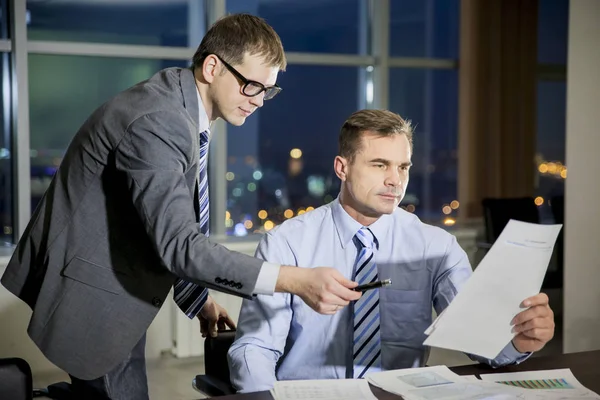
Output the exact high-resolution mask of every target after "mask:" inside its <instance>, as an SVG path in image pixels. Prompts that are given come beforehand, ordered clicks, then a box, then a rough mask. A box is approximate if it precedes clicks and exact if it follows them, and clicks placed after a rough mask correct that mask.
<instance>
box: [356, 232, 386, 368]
mask: <svg viewBox="0 0 600 400" xmlns="http://www.w3.org/2000/svg"><path fill="white" fill-rule="evenodd" d="M355 238H356V239H357V240H358V244H359V245H360V252H359V253H358V258H357V260H356V265H355V273H354V281H356V282H358V284H359V285H363V284H365V283H370V282H375V281H376V280H377V264H375V262H374V261H373V251H374V250H376V246H375V240H376V239H375V236H373V233H372V232H371V230H370V229H368V228H365V227H363V228H361V229H360V230H359V231H358V232H357V233H356V235H355ZM352 358H353V361H354V362H353V364H354V373H353V376H354V378H362V377H363V376H364V375H365V374H366V373H367V372H369V369H371V368H377V369H379V368H380V367H381V339H380V332H379V289H373V290H369V291H367V292H365V293H364V294H363V296H362V297H361V298H360V299H358V300H357V301H356V302H355V303H354V346H353V357H352Z"/></svg>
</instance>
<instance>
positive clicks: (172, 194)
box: [115, 111, 263, 297]
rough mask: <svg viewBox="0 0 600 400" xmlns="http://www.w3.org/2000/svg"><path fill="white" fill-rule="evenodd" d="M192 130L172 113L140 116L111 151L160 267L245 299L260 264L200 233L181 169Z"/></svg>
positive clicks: (188, 160) (188, 158)
mask: <svg viewBox="0 0 600 400" xmlns="http://www.w3.org/2000/svg"><path fill="white" fill-rule="evenodd" d="M192 132H193V129H192V128H191V127H190V125H189V122H188V121H187V120H186V119H185V118H184V117H182V116H180V115H178V114H177V113H175V112H166V111H160V112H155V113H151V114H147V115H144V116H142V117H140V118H138V119H137V120H135V121H134V122H133V123H132V124H131V125H130V126H129V127H128V130H127V132H126V134H125V136H124V137H123V139H122V141H121V143H120V144H119V146H118V147H117V149H116V151H115V165H116V168H117V170H118V171H120V172H122V173H123V174H124V175H125V179H126V182H127V185H128V188H129V196H130V198H129V199H124V200H126V201H132V202H133V204H134V206H135V209H136V210H137V212H138V214H139V216H140V218H141V220H142V222H143V224H144V227H145V229H146V232H147V234H148V237H149V238H150V240H151V242H152V244H153V245H154V248H155V250H156V252H157V254H158V256H159V257H160V259H161V261H162V263H163V264H164V266H165V268H167V269H168V270H169V271H171V272H172V273H173V274H174V275H176V276H178V277H181V278H185V279H187V280H189V281H192V282H194V283H197V284H199V285H201V286H205V287H209V288H212V289H215V290H218V291H222V292H226V293H230V294H235V295H238V296H243V297H249V296H250V295H251V294H252V293H253V291H254V288H255V285H256V280H257V277H258V275H259V273H260V269H261V265H262V263H263V262H262V261H261V260H258V259H256V258H254V257H250V256H247V255H244V254H241V253H237V252H233V251H230V250H228V249H227V248H225V247H224V246H221V245H218V244H215V243H212V242H210V241H209V240H208V238H207V237H206V236H204V235H203V234H202V233H201V232H200V225H199V224H198V223H197V222H196V217H195V211H194V201H193V196H192V195H191V193H190V189H189V187H188V185H187V182H186V178H185V171H186V170H187V168H188V166H189V165H191V164H192V161H191V160H192V157H194V150H193V149H194V148H195V146H197V145H196V144H195V143H194V141H193V137H192Z"/></svg>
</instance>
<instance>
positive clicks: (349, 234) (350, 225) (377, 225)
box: [331, 196, 393, 249]
mask: <svg viewBox="0 0 600 400" xmlns="http://www.w3.org/2000/svg"><path fill="white" fill-rule="evenodd" d="M331 208H332V211H331V213H332V216H333V224H334V225H335V229H336V231H337V234H338V238H339V240H340V244H341V245H342V248H343V249H345V248H346V246H347V245H348V244H349V243H351V242H352V239H353V238H354V235H356V232H358V231H359V230H360V228H362V227H363V225H361V224H359V223H358V222H357V221H356V220H355V219H354V218H352V217H351V216H350V215H349V214H348V213H347V212H346V210H344V208H343V207H342V204H341V203H340V198H339V196H338V198H337V199H335V200H334V201H333V204H332V206H331ZM392 222H393V214H391V215H387V214H384V215H382V216H381V217H379V219H378V220H377V221H375V222H373V223H372V224H371V225H369V226H368V227H367V228H369V229H370V230H371V232H373V235H375V238H376V239H377V242H378V243H380V242H381V240H383V238H384V237H386V235H387V234H388V230H389V228H390V226H392Z"/></svg>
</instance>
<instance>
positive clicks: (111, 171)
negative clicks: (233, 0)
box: [2, 14, 360, 400]
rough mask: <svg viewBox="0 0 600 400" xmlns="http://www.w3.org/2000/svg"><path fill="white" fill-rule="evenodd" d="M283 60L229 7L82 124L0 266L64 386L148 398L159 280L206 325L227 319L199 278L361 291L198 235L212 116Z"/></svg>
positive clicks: (274, 43)
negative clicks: (191, 42) (182, 49)
mask: <svg viewBox="0 0 600 400" xmlns="http://www.w3.org/2000/svg"><path fill="white" fill-rule="evenodd" d="M285 66H286V60H285V54H284V52H283V47H282V45H281V41H280V39H279V37H278V35H277V34H276V33H275V31H274V30H273V28H271V27H270V26H269V25H268V24H267V23H266V22H264V21H263V20H262V19H260V18H257V17H254V16H251V15H244V14H242V15H231V16H228V17H225V18H223V19H221V20H220V21H218V22H217V23H216V24H215V25H214V26H213V27H211V29H210V30H209V31H208V32H207V34H206V36H205V37H204V39H203V40H202V43H201V44H200V47H199V48H198V50H197V52H196V54H195V55H194V58H193V67H192V68H189V69H181V68H169V69H166V70H163V71H160V72H158V73H157V74H156V75H154V76H153V77H152V78H150V79H149V80H147V81H144V82H141V83H139V84H137V85H136V86H134V87H132V88H130V89H128V90H126V91H124V92H122V93H120V94H118V95H117V96H115V97H114V98H113V99H111V100H109V101H108V102H107V103H105V104H104V105H102V106H101V107H100V108H98V109H97V110H96V111H95V112H94V113H93V114H92V115H91V116H90V117H89V118H88V120H87V121H86V122H85V123H84V124H83V126H82V127H81V128H80V130H79V132H78V133H77V134H76V136H75V137H74V139H73V141H72V143H71V145H70V146H69V148H68V149H67V152H66V154H65V157H64V159H63V162H62V164H61V166H60V168H59V170H58V171H57V173H56V176H55V177H54V179H53V180H52V183H51V184H50V186H49V188H48V190H47V192H46V194H45V195H44V198H43V199H42V201H41V202H40V205H39V206H38V208H37V209H36V210H35V212H34V214H33V216H32V218H31V221H30V222H29V225H28V226H27V228H26V230H25V233H24V234H23V236H22V237H21V239H20V241H19V244H18V246H17V248H16V250H15V252H14V255H13V257H12V259H11V261H10V263H9V265H8V267H7V269H6V272H5V274H4V276H3V277H2V284H3V285H4V286H5V287H6V288H7V289H8V290H10V291H11V292H12V293H14V294H15V295H16V296H18V297H20V298H21V299H22V300H23V301H25V302H26V303H27V304H28V305H29V306H30V307H31V309H32V310H33V315H32V317H31V321H30V324H29V329H28V333H29V335H30V337H31V338H32V339H33V341H34V342H35V343H36V344H37V346H38V347H39V348H40V349H41V350H42V352H43V353H44V354H45V356H46V357H47V358H48V359H49V360H50V361H52V362H53V363H54V364H56V365H57V366H59V367H60V368H62V369H63V370H65V371H66V372H68V373H69V374H70V376H71V380H72V389H73V391H74V392H75V395H74V398H85V399H107V398H109V399H127V400H137V399H148V385H147V379H146V368H145V358H144V348H145V333H146V330H147V328H148V326H149V325H150V323H151V322H152V320H153V319H154V317H155V316H156V314H157V312H158V310H159V309H160V307H161V306H162V304H163V302H164V301H165V299H166V297H167V295H168V293H169V291H170V289H171V288H172V287H173V289H174V298H175V301H176V302H177V304H178V306H179V307H180V308H181V309H182V311H183V312H184V313H185V314H186V315H188V316H189V317H190V318H194V317H196V316H198V318H199V319H200V321H201V330H202V333H203V335H206V334H211V335H214V334H216V328H217V327H224V325H225V324H227V325H230V326H233V322H232V321H231V319H230V318H229V317H228V315H227V312H226V311H225V310H224V309H223V308H221V307H220V306H219V305H218V304H216V303H215V302H214V301H213V300H212V299H211V298H210V296H208V292H207V290H206V288H212V289H215V290H219V291H223V292H226V293H230V294H234V295H238V296H242V297H246V298H249V299H250V298H252V296H253V295H256V294H263V295H272V294H273V293H274V292H288V293H293V294H296V295H297V296H299V297H300V298H302V299H303V300H304V301H305V302H306V304H308V305H309V306H310V307H312V308H313V309H314V310H316V311H318V312H320V313H323V314H334V313H336V312H337V310H338V309H340V308H342V307H344V306H346V305H347V304H348V303H349V301H352V300H356V299H358V298H359V297H360V294H359V293H357V292H354V291H352V290H350V289H351V288H353V287H355V286H356V284H355V283H354V282H351V281H349V280H347V279H345V278H344V277H343V276H342V275H341V274H340V273H339V272H337V270H335V269H333V268H311V269H309V268H297V267H291V266H280V265H277V264H272V263H268V262H264V261H262V260H259V259H256V258H253V257H250V256H246V255H243V254H240V253H236V252H232V251H229V250H227V249H226V248H224V247H223V246H220V245H218V244H216V243H212V242H211V241H209V239H208V238H207V237H208V235H209V230H208V216H209V208H208V205H209V199H208V180H207V171H206V165H207V153H208V143H209V140H210V124H211V123H212V122H213V121H215V120H216V119H218V118H222V119H224V120H225V121H227V122H229V123H231V124H233V125H242V124H243V123H244V121H245V120H246V118H247V117H248V116H249V115H250V114H252V113H253V112H254V111H255V110H256V109H257V108H259V107H262V105H263V102H264V101H265V100H268V99H271V98H273V96H275V95H276V94H277V93H279V91H280V90H281V89H280V88H279V87H278V86H277V85H276V84H275V82H276V79H277V74H278V72H279V70H283V69H284V68H285Z"/></svg>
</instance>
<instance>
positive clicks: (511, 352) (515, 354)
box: [500, 340, 532, 364]
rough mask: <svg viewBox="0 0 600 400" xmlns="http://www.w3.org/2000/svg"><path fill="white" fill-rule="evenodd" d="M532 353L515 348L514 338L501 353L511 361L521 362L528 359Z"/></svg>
mask: <svg viewBox="0 0 600 400" xmlns="http://www.w3.org/2000/svg"><path fill="white" fill-rule="evenodd" d="M531 354H532V353H521V352H519V350H517V349H516V348H515V345H514V344H513V342H512V340H511V341H510V342H509V343H508V344H507V345H506V347H505V348H504V349H503V350H502V352H501V353H500V355H501V356H502V357H503V358H504V359H505V360H506V361H508V362H509V363H510V362H512V363H515V364H520V363H522V362H523V361H525V360H527V359H528V358H529V357H530V356H531Z"/></svg>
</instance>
